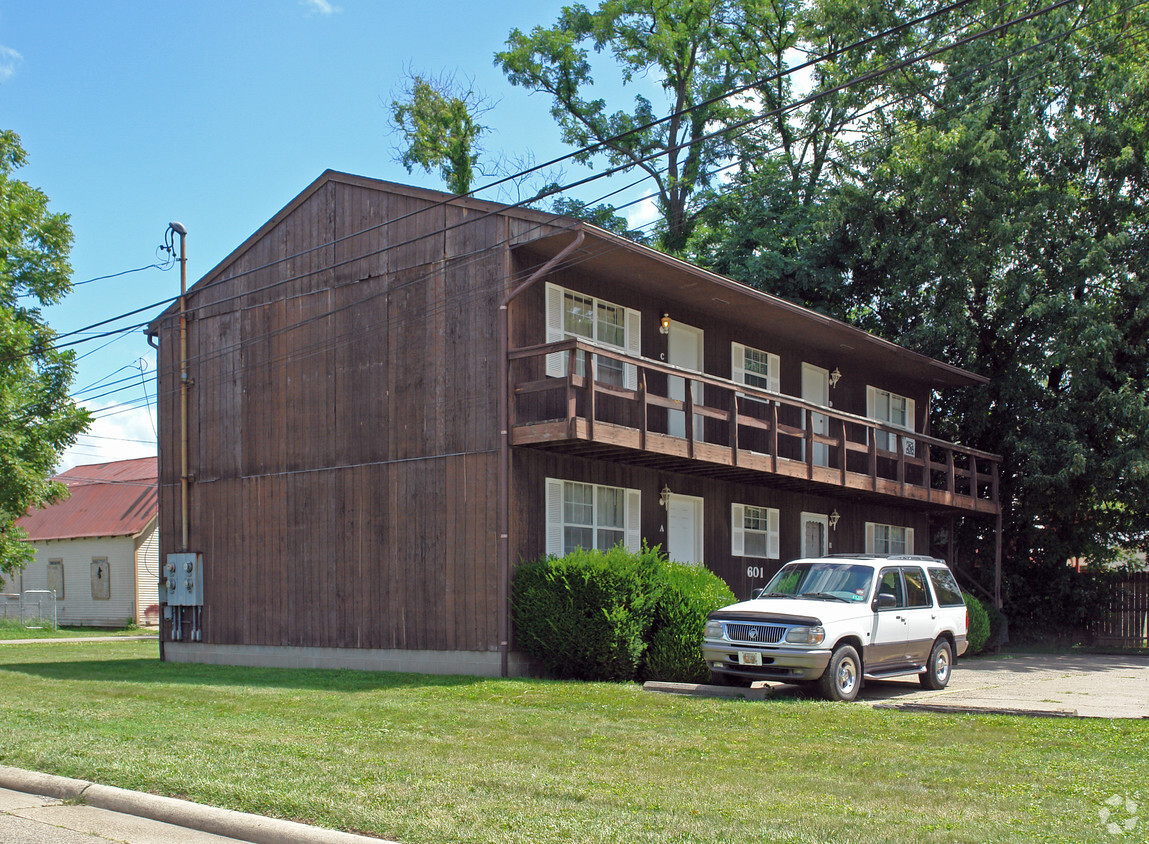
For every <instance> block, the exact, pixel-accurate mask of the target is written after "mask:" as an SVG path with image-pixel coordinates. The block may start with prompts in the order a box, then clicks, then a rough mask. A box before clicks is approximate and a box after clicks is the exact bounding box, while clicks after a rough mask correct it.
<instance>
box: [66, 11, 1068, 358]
mask: <svg viewBox="0 0 1149 844" xmlns="http://www.w3.org/2000/svg"><path fill="white" fill-rule="evenodd" d="M970 2H973V0H958V2H955V3H951V4H949V5H947V6H945V7H942V8H941V9H938V10H935V11H933V12H930V13H928V14H925V15H921V16H919V17H917V18H915V19H913V20H911V21H907V22H904V23H902V24H899V25H898V26H896V27H892V28H889V29H887V30H883V31H882V32H879V33H875V34H874V35H871V36H868V37H866V38H863V39H860V40H859V41H856V42H852V43H851V44H848V45H845V46H843V47H841V48H839V49H837V50H833V51H831V52H829V53H826V54H824V55H821V56H819V57H817V58H815V59H811V60H809V61H806V62H803V63H801V64H799V65H795V66H793V67H789V68H786V69H784V70H781V71H778V72H777V73H773V74H770V75H768V76H766V77H762V78H760V79H758V80H755V81H754V82H751V83H747V84H745V85H742V86H739V87H737V88H735V89H732V90H731V91H727V92H724V93H723V94H722V95H719V96H716V97H712V98H710V99H709V100H706V101H703V102H701V103H698V104H695V105H693V106H690V107H688V108H685V109H682V110H680V111H679V112H675V113H674V114H672V115H669V116H667V117H664V118H660V119H659V120H655V121H651V122H650V123H648V124H644V125H643V126H639V127H636V128H634V129H631V130H629V131H628V132H624V133H620V134H619V135H616V136H614V137H612V138H610V139H606V140H605V141H603V142H600V143H598V144H593V145H591V146H588V147H583V148H581V149H579V150H575V151H573V152H571V153H568V154H566V155H564V156H561V157H559V158H556V159H553V160H552V161H550V162H546V163H544V164H542V165H538V166H537V167H534V168H529V169H527V170H524V171H521V172H520V173H517V174H515V175H514V176H511V177H506V178H504V179H500V180H497V181H495V182H492V183H490V184H488V185H485V186H484V187H482V188H477V189H476V190H475V191H472V192H471V193H470V194H467V195H465V196H473V195H474V194H476V193H478V192H481V191H483V190H488V189H490V188H492V187H494V186H497V185H499V184H502V183H505V182H506V181H509V180H510V179H512V178H521V177H522V176H523V175H526V174H529V173H531V172H534V171H535V170H538V169H541V168H545V167H548V166H552V165H554V164H557V163H561V162H562V161H565V160H568V159H571V158H573V157H575V156H579V155H585V154H587V153H589V152H594V151H596V150H598V149H600V148H602V145H603V144H605V143H609V142H615V141H618V140H620V139H623V138H626V137H628V136H630V135H632V134H634V133H636V132H639V131H643V130H645V129H649V128H652V127H654V126H658V125H660V124H662V123H665V122H667V121H668V120H671V119H673V118H675V117H682V116H685V115H688V114H690V113H692V112H693V111H695V110H698V109H700V108H703V107H708V106H710V105H713V104H715V103H717V102H719V101H721V100H724V99H728V98H730V97H731V96H735V95H737V94H740V93H745V92H746V91H749V90H752V89H754V88H756V87H759V86H761V85H762V84H765V83H767V82H770V81H774V80H777V79H780V78H783V77H785V76H788V75H792V74H795V73H797V72H799V71H802V70H805V69H809V68H811V67H814V66H816V65H817V64H819V63H822V62H825V61H828V60H830V59H832V58H836V57H838V56H840V55H843V54H845V53H847V52H849V51H851V50H856V49H858V48H859V47H862V46H866V45H868V44H871V43H873V42H874V41H876V40H879V39H882V38H887V37H889V36H891V35H893V34H896V33H898V32H900V31H902V30H904V29H906V28H908V27H911V26H915V25H918V24H920V23H922V22H925V21H927V20H930V19H933V18H936V17H938V16H940V15H944V14H948V13H949V12H951V11H954V10H956V9H959V8H961V7H963V6H965V5H968V4H969V3H970ZM1070 2H1072V0H1059V2H1055V3H1053V4H1051V5H1050V6H1047V7H1044V8H1042V9H1038V10H1035V11H1032V12H1029V13H1027V14H1025V15H1021V16H1017V17H1015V18H1013V19H1011V20H1009V21H1006V22H1003V23H1001V24H998V25H996V26H995V27H992V28H990V29H988V30H985V31H983V32H980V33H975V34H973V35H970V36H967V37H966V38H964V39H962V40H960V41H957V42H954V43H953V44H949V45H945V46H943V47H939V48H936V49H935V50H933V51H930V52H928V53H926V54H924V55H918V56H913V57H909V58H907V59H903V60H900V61H898V62H894V63H891V64H889V65H887V66H885V67H883V68H878V69H875V70H874V71H871V72H869V73H867V74H863V75H862V76H860V77H854V78H853V79H850V80H847V81H845V82H843V83H841V84H840V85H838V86H835V87H834V88H831V89H828V90H824V91H819V92H816V93H815V94H813V95H811V96H809V97H806V98H804V99H803V100H801V101H798V102H796V103H791V104H787V105H786V106H783V107H780V108H778V109H773V110H771V111H768V112H766V113H762V114H758V115H755V116H754V117H751V118H747V119H746V120H744V121H741V122H739V123H736V124H734V126H733V127H724V128H723V129H721V130H717V131H714V132H711V133H710V134H708V135H707V136H705V137H704V138H701V139H698V140H696V141H691V142H688V143H687V144H686V145H687V146H689V145H693V144H695V143H701V142H703V141H705V140H712V139H714V138H715V137H717V136H719V135H721V134H724V133H728V132H730V131H731V130H732V129H733V130H737V129H740V128H743V127H746V126H750V125H753V124H754V123H757V122H761V121H763V120H765V119H768V118H769V117H774V116H778V115H779V114H783V113H786V112H790V111H795V110H798V109H800V108H802V107H804V106H805V105H808V104H810V103H811V102H814V101H816V100H818V99H821V98H823V97H826V96H829V95H831V94H834V93H838V92H839V91H841V90H844V89H845V88H847V87H849V86H850V85H852V84H856V83H857V82H859V81H869V80H870V79H873V78H877V77H879V76H881V75H884V74H886V73H889V72H892V71H894V70H898V69H903V68H904V67H907V66H909V65H910V64H912V63H916V62H918V61H924V60H928V59H929V58H932V57H935V56H937V55H939V54H940V53H942V52H945V51H947V50H950V49H953V48H954V47H956V46H959V45H962V44H964V43H968V42H970V41H972V40H974V39H976V38H980V37H984V36H986V35H989V34H993V33H996V32H999V31H1002V30H1004V29H1006V28H1008V27H1009V26H1013V25H1015V24H1016V23H1019V22H1022V21H1026V20H1030V19H1032V18H1034V17H1036V16H1038V15H1041V14H1046V13H1048V12H1049V11H1052V10H1054V9H1056V8H1060V7H1061V6H1064V5H1066V4H1068V3H1070ZM1004 5H1005V4H1003V6H1002V7H1001V8H1004ZM663 154H664V153H663V152H659V153H654V154H651V155H648V156H646V157H645V158H644V159H643V160H644V161H651V160H655V159H657V158H660V157H661V156H662V155H663ZM634 166H636V163H635V162H629V163H627V164H625V165H620V166H617V167H614V168H611V169H609V170H607V171H603V172H600V173H596V174H593V175H591V176H588V177H586V178H584V179H580V180H578V181H577V182H574V183H569V184H567V185H563V186H558V187H556V188H554V189H552V190H551V191H548V192H546V193H545V194H541V195H538V196H534V197H531V198H530V199H527V200H521V201H519V202H517V203H513V204H510V205H505V206H501V207H500V208H499V209H498V210H497V211H491V212H487V214H485V215H483V217H481V218H480V219H484V218H485V217H488V216H491V215H493V214H495V213H501V212H503V211H505V210H507V209H514V208H519V207H522V206H524V205H527V204H529V203H532V202H537V201H538V200H539V199H541V198H545V197H547V196H551V195H554V194H557V193H560V192H563V191H566V190H569V189H572V188H573V187H579V186H582V185H583V184H587V183H590V182H593V181H596V180H598V179H602V178H606V177H608V176H610V175H615V174H617V173H618V172H621V171H625V170H629V169H632V168H633V167H634ZM645 178H649V176H648V177H644V178H643V179H640V180H639V181H644V180H645ZM458 198H459V197H457V196H450V197H445V198H444V199H442V200H440V201H438V202H436V203H433V204H432V205H431V206H429V207H425V208H420V209H417V210H415V211H412V212H409V213H408V214H405V215H401V216H400V217H397V218H390V219H388V220H385V221H382V222H380V223H378V224H375V225H372V226H368V227H367V228H365V229H362V230H360V231H358V232H356V233H353V234H348V235H343V236H340V237H337V238H334V239H332V240H330V241H326V242H324V243H321V244H318V245H315V246H312V247H309V248H307V249H305V250H301V251H299V252H296V253H294V254H292V255H288V256H284V257H281V258H278V259H276V260H275V261H273V262H269V263H267V264H264V265H261V266H259V267H254V268H249V269H247V270H244V271H242V272H239V273H233V274H231V275H229V276H227V277H226V278H222V279H218V280H216V281H213V282H210V283H208V284H201V285H198V286H197V287H196V288H193V290H192V291H189V293H192V292H203V291H204V290H206V289H208V288H210V287H211V286H213V285H214V284H216V283H222V282H224V281H233V280H235V279H236V278H239V277H242V276H244V275H247V274H250V273H253V272H257V271H259V270H261V269H266V268H269V267H271V266H275V265H276V264H278V263H282V262H284V261H289V260H293V259H295V258H299V257H303V256H305V255H307V254H309V253H311V252H313V251H315V250H317V249H322V248H327V247H328V246H334V245H337V244H338V243H341V242H343V241H345V240H348V239H351V238H354V237H359V236H362V235H363V234H367V233H369V232H371V231H374V230H377V229H379V228H382V227H384V226H391V225H395V224H396V223H399V222H402V221H403V220H405V219H407V218H409V217H411V216H415V215H417V214H423V213H427V212H429V211H433V210H434V209H436V208H440V207H443V206H444V205H447V204H450V203H451V202H454V201H456V200H457V199H458ZM472 222H476V221H474V220H472V221H467V222H464V223H460V224H456V226H453V227H449V228H448V229H445V230H444V231H446V230H449V229H450V228H455V227H458V226H461V225H468V224H470V223H472ZM437 233H438V232H436V233H435V234H437ZM427 236H432V235H421V236H416V237H415V238H410V239H409V240H407V241H404V242H401V243H397V244H389V245H388V246H386V247H384V248H383V249H381V250H377V251H376V252H374V253H368V255H366V256H359V257H358V258H355V259H350V260H349V261H345V262H340V263H336V264H334V265H328V266H326V267H324V268H323V269H321V270H318V271H313V272H311V273H304V274H301V275H297V276H295V277H293V278H289V279H281V280H279V281H278V282H276V284H285V283H290V281H292V280H298V279H301V278H304V277H307V276H309V275H312V274H314V273H315V272H326V271H330V270H333V269H336V268H338V267H339V266H342V265H343V264H345V263H350V262H352V261H357V260H362V258H363V257H370V256H372V255H374V254H380V253H382V252H386V251H390V250H391V249H397V248H401V247H402V246H405V245H409V244H411V243H414V242H416V241H418V240H420V239H423V238H424V237H427ZM161 249H162V247H161ZM169 251H170V250H169ZM152 266H159V265H149V266H147V267H141V268H137V269H134V270H125V271H123V272H122V273H114V274H110V275H108V276H101V277H97V278H96V279H90V280H89V281H96V280H100V279H102V278H113V277H116V276H118V275H123V274H126V273H128V272H137V271H140V270H144V269H149V268H151V267H152ZM161 268H163V267H161ZM83 283H87V282H83ZM251 292H253V291H248V292H247V293H245V294H244V295H250V293H251ZM177 298H178V297H170V298H167V299H163V300H160V301H158V302H155V303H152V304H150V305H146V306H144V307H142V308H138V309H136V310H133V311H128V312H126V313H123V314H119V315H117V316H115V317H112V318H109V319H107V320H103V321H101V322H97V323H93V324H92V325H89V326H85V327H84V328H81V329H77V330H75V331H72V332H67V333H65V334H60V335H57V336H56V338H55V341H57V343H58V341H59V340H60V339H63V338H66V337H69V336H74V335H76V334H80V333H83V332H87V331H89V330H90V329H92V328H96V327H100V326H102V325H106V324H108V323H111V322H116V321H118V320H120V319H124V318H126V317H128V316H133V315H135V314H138V313H143V312H144V311H149V310H154V309H155V308H157V307H160V306H168V305H170V304H172V303H174V302H175V301H176V299H177ZM213 304H216V303H213ZM147 324H148V323H139V324H136V325H133V326H129V327H126V328H123V329H119V330H120V331H130V330H134V329H136V328H140V327H143V326H145V325H147ZM111 333H113V332H108V333H105V334H103V335H96V336H95V337H91V338H85V339H84V340H77V341H74V342H73V343H69V344H59V345H58V347H66V346H71V345H77V344H79V343H80V342H87V341H88V340H90V339H98V338H100V337H102V336H110V334H111Z"/></svg>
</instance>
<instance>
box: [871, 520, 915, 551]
mask: <svg viewBox="0 0 1149 844" xmlns="http://www.w3.org/2000/svg"><path fill="white" fill-rule="evenodd" d="M866 553H867V554H912V553H914V529H913V528H908V527H901V526H900V525H880V524H876V523H875V522H866Z"/></svg>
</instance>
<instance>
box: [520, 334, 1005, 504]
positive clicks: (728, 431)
mask: <svg viewBox="0 0 1149 844" xmlns="http://www.w3.org/2000/svg"><path fill="white" fill-rule="evenodd" d="M556 353H560V354H561V353H566V354H565V355H563V357H564V358H565V367H564V368H565V376H563V377H544V376H543V373H544V372H545V371H546V369H545V363H544V362H545V360H546V356H547V355H552V354H556ZM552 360H554V359H552ZM620 364H621V366H622V371H621V372H620ZM624 373H625V374H624ZM596 374H597V377H596ZM508 377H509V379H510V388H511V402H510V419H509V424H510V431H511V444H512V445H514V446H528V447H536V448H551V449H559V450H562V451H564V452H567V453H572V454H578V455H583V456H591V457H595V458H599V459H608V460H620V461H625V462H628V463H632V464H637V465H644V466H654V467H658V468H664V469H667V470H671V471H677V472H686V473H693V474H704V475H708V476H712V477H717V478H726V479H728V480H732V481H739V482H749V483H756V482H762V481H763V480H764V479H765V478H766V477H767V476H769V477H770V483H771V484H773V485H776V486H782V487H788V488H798V489H807V490H810V491H818V492H822V493H828V492H830V491H831V490H830V489H829V488H831V487H832V488H837V489H839V490H848V491H850V493H851V494H853V495H856V496H857V497H860V498H867V497H873V496H879V497H883V498H884V497H893V498H897V499H900V500H902V501H904V502H906V503H907V504H911V505H916V506H921V507H929V508H935V507H936V508H948V509H953V510H959V511H966V512H974V513H985V514H991V515H996V514H998V513H999V511H1000V505H999V500H998V474H999V467H1000V463H1001V458H1000V457H998V456H997V455H994V454H989V453H987V452H983V451H977V450H976V449H971V448H965V447H963V446H960V445H955V444H954V443H948V442H945V441H943V440H938V439H934V438H933V437H928V436H924V435H922V434H917V433H912V432H910V431H906V430H904V429H901V428H896V427H893V426H890V425H886V424H883V423H881V422H876V421H874V420H872V419H866V418H864V417H861V416H856V415H853V414H850V413H842V412H840V411H838V410H835V409H833V408H826V407H821V406H818V405H813V404H810V403H808V402H804V401H802V400H801V399H798V398H795V397H793V396H787V395H782V394H779V393H771V392H768V391H766V390H762V389H758V388H755V387H750V386H747V385H745V384H737V383H735V382H733V381H730V380H727V379H724V378H717V377H715V376H712V375H706V374H702V373H697V372H691V371H689V370H683V369H679V368H677V367H674V366H669V365H667V364H664V363H660V362H658V361H653V360H648V359H646V358H633V357H629V356H627V355H625V354H623V353H621V352H616V351H614V350H612V349H606V348H603V347H599V346H596V345H594V344H591V343H588V342H585V341H582V340H575V339H570V340H563V341H561V342H557V343H549V344H545V345H539V346H531V347H525V348H520V349H514V350H512V351H511V352H510V353H509V354H508ZM611 382H614V383H611ZM624 384H625V386H624ZM672 394H677V395H678V396H681V398H672V397H671V395H672Z"/></svg>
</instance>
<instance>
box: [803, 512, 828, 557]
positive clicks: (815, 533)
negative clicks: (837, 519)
mask: <svg viewBox="0 0 1149 844" xmlns="http://www.w3.org/2000/svg"><path fill="white" fill-rule="evenodd" d="M829 534H830V519H829V517H827V516H823V515H820V514H818V513H803V514H802V556H803V557H824V556H826V555H827V554H829V553H830V537H829Z"/></svg>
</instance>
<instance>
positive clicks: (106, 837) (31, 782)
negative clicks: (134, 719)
mask: <svg viewBox="0 0 1149 844" xmlns="http://www.w3.org/2000/svg"><path fill="white" fill-rule="evenodd" d="M0 840H3V841H5V842H15V841H27V842H29V844H33V842H39V841H43V842H52V844H73V842H74V844H88V842H92V844H98V842H100V841H119V842H126V844H170V842H173V841H179V842H181V844H221V842H247V844H394V842H385V841H383V839H380V838H368V837H366V836H362V835H352V834H351V833H347V832H338V831H336V830H331V829H323V828H320V827H314V826H307V825H306V824H301V823H295V822H294V821H284V820H279V819H277V818H265V817H261V816H259V815H250V814H246V813H244V812H233V811H231V810H229V809H217V808H215V807H213V806H204V805H201V804H199V803H191V802H189V801H187V800H177V799H175V798H172V797H160V796H158V795H155V794H144V793H142V792H138V791H128V790H126V789H123V788H114V787H111V786H106V785H97V784H95V783H91V782H87V781H85V780H74V779H69V778H67V777H57V776H52V775H49V774H40V773H36V772H35V771H25V770H23V769H21V768H9V767H6V766H0Z"/></svg>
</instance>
